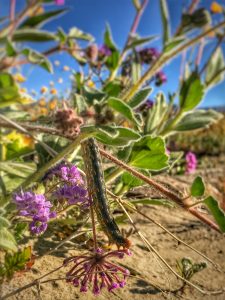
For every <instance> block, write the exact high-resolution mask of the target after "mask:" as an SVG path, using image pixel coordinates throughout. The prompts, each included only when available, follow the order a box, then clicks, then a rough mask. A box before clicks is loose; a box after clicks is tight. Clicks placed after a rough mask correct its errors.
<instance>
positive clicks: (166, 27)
mask: <svg viewBox="0 0 225 300" xmlns="http://www.w3.org/2000/svg"><path fill="white" fill-rule="evenodd" d="M160 10H161V19H162V25H163V45H164V46H165V45H166V43H167V42H168V40H169V39H170V20H169V12H168V7H167V1H166V0H160Z"/></svg>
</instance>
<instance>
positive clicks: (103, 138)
mask: <svg viewBox="0 0 225 300" xmlns="http://www.w3.org/2000/svg"><path fill="white" fill-rule="evenodd" d="M115 129H116V130H117V136H116V137H114V138H110V137H109V136H108V135H104V134H102V133H97V134H96V135H95V137H96V139H97V140H98V141H99V142H101V143H103V144H106V145H110V146H115V147H123V146H127V145H129V144H130V143H132V142H134V141H137V140H138V139H139V138H140V135H139V134H138V133H137V132H135V131H134V130H132V129H129V128H124V127H115Z"/></svg>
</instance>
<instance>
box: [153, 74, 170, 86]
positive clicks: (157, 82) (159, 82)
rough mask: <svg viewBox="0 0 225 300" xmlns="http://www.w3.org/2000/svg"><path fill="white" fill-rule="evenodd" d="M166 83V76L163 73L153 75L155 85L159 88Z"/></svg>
mask: <svg viewBox="0 0 225 300" xmlns="http://www.w3.org/2000/svg"><path fill="white" fill-rule="evenodd" d="M165 82H167V77H166V74H165V73H164V72H163V71H159V72H158V73H156V75H155V85H156V86H160V85H162V84H163V83H165Z"/></svg>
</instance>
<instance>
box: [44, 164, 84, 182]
mask: <svg viewBox="0 0 225 300" xmlns="http://www.w3.org/2000/svg"><path fill="white" fill-rule="evenodd" d="M54 178H56V179H57V180H59V181H63V182H67V183H71V184H77V183H79V184H83V183H84V181H83V178H82V176H81V174H80V172H79V170H78V169H77V167H76V166H74V165H67V164H66V163H65V162H62V163H60V164H58V165H56V166H55V167H53V168H52V169H51V170H50V171H49V172H48V173H47V174H46V175H45V177H44V180H45V179H48V180H52V179H54Z"/></svg>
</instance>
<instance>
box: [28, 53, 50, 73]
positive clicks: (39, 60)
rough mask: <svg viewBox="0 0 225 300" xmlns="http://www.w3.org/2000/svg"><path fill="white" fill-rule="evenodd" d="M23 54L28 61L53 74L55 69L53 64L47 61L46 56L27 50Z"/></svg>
mask: <svg viewBox="0 0 225 300" xmlns="http://www.w3.org/2000/svg"><path fill="white" fill-rule="evenodd" d="M22 54H23V55H25V56H26V57H27V59H28V61H29V62H30V63H32V64H37V65H39V66H40V67H42V68H43V69H45V70H46V71H48V72H50V73H53V68H52V64H51V62H50V61H49V60H48V59H47V57H46V56H44V55H43V54H41V53H40V52H37V51H35V50H33V49H30V48H26V49H23V51H22Z"/></svg>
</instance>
